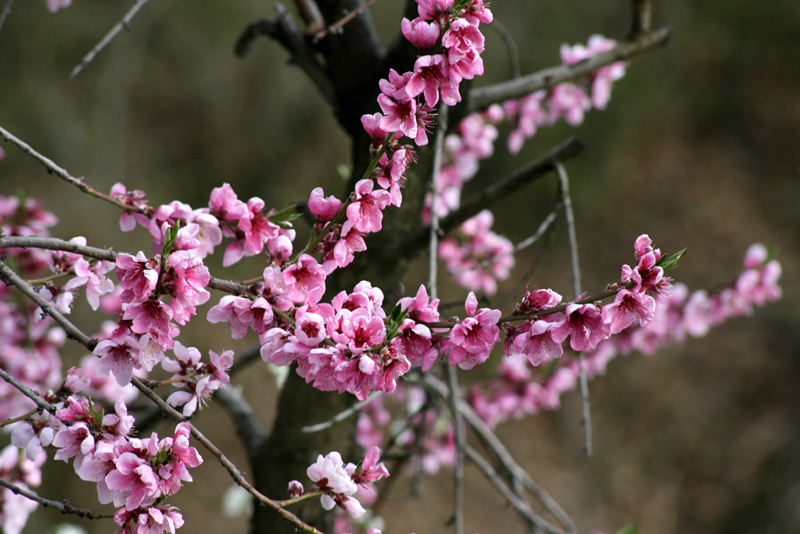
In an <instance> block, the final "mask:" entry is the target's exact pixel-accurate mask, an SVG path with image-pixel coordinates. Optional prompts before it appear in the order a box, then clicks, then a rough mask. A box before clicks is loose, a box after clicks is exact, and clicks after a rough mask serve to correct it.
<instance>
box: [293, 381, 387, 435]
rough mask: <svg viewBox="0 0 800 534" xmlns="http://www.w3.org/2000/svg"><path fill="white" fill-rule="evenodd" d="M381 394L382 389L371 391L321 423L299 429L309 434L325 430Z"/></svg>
mask: <svg viewBox="0 0 800 534" xmlns="http://www.w3.org/2000/svg"><path fill="white" fill-rule="evenodd" d="M382 394H383V392H382V391H373V392H372V393H370V394H369V396H368V397H367V398H366V399H364V400H363V401H360V402H357V403H355V404H354V405H352V406H350V407H349V408H348V409H346V410H344V411H342V412H339V413H338V414H336V415H334V416H333V417H331V418H330V419H328V420H327V421H323V422H322V423H317V424H316V425H308V426H304V427H302V428H301V429H300V431H301V432H305V433H307V434H311V433H314V432H321V431H322V430H326V429H328V428H330V427H332V426H333V425H335V424H336V423H339V422H341V421H344V420H345V419H347V418H348V417H350V416H351V415H353V414H355V413H356V412H358V411H359V410H360V409H361V408H363V407H364V406H366V405H367V404H369V403H370V402H372V401H374V400H375V399H376V398H377V397H380V396H381V395H382Z"/></svg>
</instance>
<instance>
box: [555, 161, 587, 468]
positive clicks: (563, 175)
mask: <svg viewBox="0 0 800 534" xmlns="http://www.w3.org/2000/svg"><path fill="white" fill-rule="evenodd" d="M556 170H557V171H558V182H559V186H560V187H559V188H560V189H561V200H562V202H563V203H564V216H565V217H566V219H567V234H568V235H569V257H570V261H571V263H572V283H573V289H574V291H575V296H574V297H573V298H574V299H577V298H579V297H580V295H581V294H582V293H583V290H582V289H581V265H580V261H579V260H578V233H577V231H576V230H575V214H574V213H573V211H572V199H571V198H570V195H569V178H568V177H567V171H565V170H564V166H563V165H561V163H560V162H559V163H557V164H556ZM578 368H579V374H580V382H581V400H582V405H583V421H582V422H583V431H584V446H585V450H586V456H591V455H592V414H591V411H590V409H589V408H590V406H589V381H588V379H587V378H586V362H585V361H584V357H583V352H579V353H578Z"/></svg>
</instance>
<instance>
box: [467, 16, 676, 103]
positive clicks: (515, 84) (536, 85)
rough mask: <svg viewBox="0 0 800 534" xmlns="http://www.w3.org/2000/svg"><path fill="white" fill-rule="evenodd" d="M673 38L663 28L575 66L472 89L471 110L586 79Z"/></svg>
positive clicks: (543, 71)
mask: <svg viewBox="0 0 800 534" xmlns="http://www.w3.org/2000/svg"><path fill="white" fill-rule="evenodd" d="M669 35H670V29H669V28H661V29H659V30H655V31H653V32H650V33H646V34H642V35H639V36H638V37H637V38H636V40H634V41H623V42H621V43H619V44H618V45H617V46H615V47H614V48H612V49H611V50H608V51H607V52H602V53H600V54H597V55H596V56H593V57H590V58H589V59H586V60H584V61H581V62H580V63H577V64H575V65H559V66H558V67H552V68H549V69H545V70H542V71H539V72H535V73H533V74H529V75H527V76H523V77H522V78H517V79H515V80H509V81H507V82H502V83H498V84H495V85H489V86H487V87H481V88H479V89H473V90H472V91H470V93H469V110H470V111H479V110H482V109H486V108H488V107H489V106H491V105H492V104H497V103H500V102H503V101H505V100H510V99H512V98H519V97H521V96H525V95H529V94H531V93H533V92H535V91H538V90H539V89H547V88H549V87H552V86H554V85H556V84H559V83H562V82H567V81H570V80H573V79H575V78H580V77H581V76H586V75H588V74H591V73H592V72H594V71H596V70H597V69H599V68H601V67H605V66H606V65H610V64H612V63H616V62H617V61H623V60H626V59H628V58H630V57H633V56H635V55H636V54H639V53H641V52H644V51H645V50H648V49H650V48H653V47H654V46H657V45H662V44H665V43H666V41H667V39H668V38H669Z"/></svg>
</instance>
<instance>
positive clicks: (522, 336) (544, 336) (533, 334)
mask: <svg viewBox="0 0 800 534" xmlns="http://www.w3.org/2000/svg"><path fill="white" fill-rule="evenodd" d="M559 315H560V314H559ZM550 317H552V316H545V318H543V319H540V320H535V321H532V322H526V323H523V324H522V325H520V327H519V328H518V329H516V330H515V331H514V336H513V337H509V340H508V341H506V344H505V347H504V350H505V353H506V355H508V356H514V355H517V354H521V355H523V356H525V357H526V358H528V361H529V362H530V363H531V365H533V366H534V367H536V366H538V365H541V364H542V363H546V362H548V361H550V360H552V359H554V358H560V357H561V355H562V354H563V353H564V349H563V348H562V346H561V343H560V342H556V341H555V340H554V339H553V335H552V332H553V330H554V329H555V328H556V327H558V326H560V325H561V324H562V322H563V319H562V320H561V321H552V320H545V319H549V318H550ZM562 317H563V315H562Z"/></svg>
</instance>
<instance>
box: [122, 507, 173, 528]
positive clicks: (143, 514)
mask: <svg viewBox="0 0 800 534" xmlns="http://www.w3.org/2000/svg"><path fill="white" fill-rule="evenodd" d="M114 522H115V523H116V524H117V525H119V526H121V527H122V529H121V530H119V531H117V534H163V533H164V532H169V533H170V534H174V533H175V529H178V528H180V527H182V526H183V524H184V520H183V516H182V515H181V513H180V512H179V511H178V509H177V508H176V507H174V506H158V507H152V506H151V507H147V508H146V509H142V508H137V509H135V510H127V509H126V508H120V509H118V510H117V511H116V512H115V513H114Z"/></svg>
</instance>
